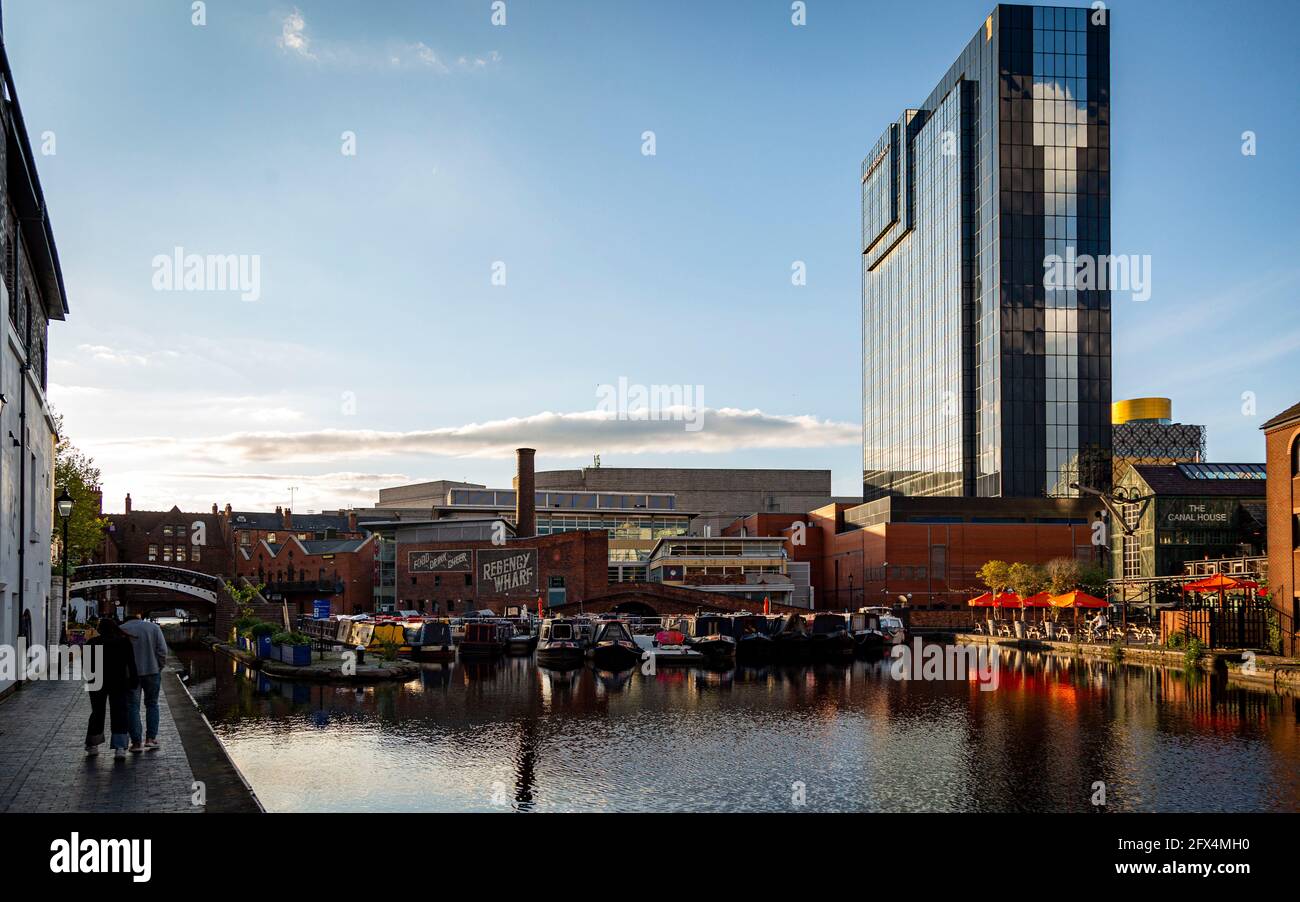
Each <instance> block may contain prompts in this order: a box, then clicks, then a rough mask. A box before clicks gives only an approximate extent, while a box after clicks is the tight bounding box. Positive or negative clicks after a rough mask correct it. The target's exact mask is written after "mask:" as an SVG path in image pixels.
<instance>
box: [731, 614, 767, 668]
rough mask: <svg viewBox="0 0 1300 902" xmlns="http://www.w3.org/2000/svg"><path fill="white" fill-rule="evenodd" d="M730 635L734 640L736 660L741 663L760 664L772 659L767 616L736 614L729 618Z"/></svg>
mask: <svg viewBox="0 0 1300 902" xmlns="http://www.w3.org/2000/svg"><path fill="white" fill-rule="evenodd" d="M731 635H732V636H733V637H734V638H735V640H736V660H737V661H738V662H739V663H741V664H762V663H764V662H766V661H770V660H772V637H771V636H769V635H768V632H767V618H766V617H764V616H763V615H761V614H737V615H735V616H734V617H732V618H731Z"/></svg>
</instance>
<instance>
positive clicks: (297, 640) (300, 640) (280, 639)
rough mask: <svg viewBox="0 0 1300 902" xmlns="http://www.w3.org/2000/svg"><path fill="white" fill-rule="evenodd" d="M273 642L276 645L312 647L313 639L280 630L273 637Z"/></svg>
mask: <svg viewBox="0 0 1300 902" xmlns="http://www.w3.org/2000/svg"><path fill="white" fill-rule="evenodd" d="M271 642H272V644H274V645H311V637H310V636H304V635H303V634H302V633H295V632H285V631H284V630H280V631H279V632H278V633H276V634H275V635H273V636H272V637H271Z"/></svg>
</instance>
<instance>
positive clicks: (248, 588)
mask: <svg viewBox="0 0 1300 902" xmlns="http://www.w3.org/2000/svg"><path fill="white" fill-rule="evenodd" d="M225 582H226V591H227V592H228V593H229V594H230V598H231V600H233V601H234V602H235V609H236V610H237V611H238V612H239V617H248V616H250V615H251V614H252V613H253V603H254V602H255V601H257V600H258V599H259V598H261V597H262V589H263V588H264V587H265V584H264V583H254V582H252V581H251V580H247V579H246V580H244V581H243V582H244V584H243V585H242V586H237V585H235V584H234V583H232V582H231V581H230V580H226V581H225Z"/></svg>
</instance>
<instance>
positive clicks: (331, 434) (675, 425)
mask: <svg viewBox="0 0 1300 902" xmlns="http://www.w3.org/2000/svg"><path fill="white" fill-rule="evenodd" d="M697 417H698V418H701V419H702V428H700V429H699V430H698V431H689V430H687V429H686V428H685V425H686V424H685V422H683V420H681V419H663V420H648V419H633V420H629V419H617V418H615V417H614V415H613V414H610V413H606V412H602V411H594V410H593V411H582V412H577V413H551V412H546V413H539V414H535V415H533V416H528V417H513V418H510V419H505V420H495V421H491V422H487V423H470V424H467V425H464V426H454V427H446V428H442V429H431V430H423V431H416V432H384V431H378V430H366V429H352V430H347V429H322V430H315V431H306V432H282V431H277V432H236V433H231V434H227V435H222V436H215V437H212V438H205V439H172V438H142V439H129V440H125V441H117V442H106V443H103V445H101V447H103V446H116V447H118V448H130V449H135V450H138V451H139V452H141V453H147V452H150V451H152V452H158V453H164V454H167V455H173V454H175V453H178V452H182V453H189V454H192V455H194V456H195V459H209V460H214V461H216V460H221V461H230V460H237V461H266V462H272V461H273V462H280V463H290V462H294V463H304V462H317V463H319V462H331V461H355V460H358V459H365V458H376V457H380V458H381V457H389V456H396V455H434V456H445V457H480V458H489V459H490V458H508V457H510V456H511V455H512V454H513V453H514V450H515V449H516V448H518V447H520V446H525V445H526V446H529V447H535V448H537V449H538V451H539V452H540V453H542V454H545V455H548V456H551V457H586V456H587V455H590V454H592V453H593V452H603V453H610V454H612V453H624V454H651V453H660V454H661V453H700V454H723V453H729V452H736V451H742V450H747V449H756V448H822V447H828V446H836V445H853V444H857V443H858V442H859V441H860V440H861V430H860V427H859V426H858V425H857V424H853V423H837V422H833V421H830V420H821V419H818V418H817V417H813V416H781V415H775V414H767V413H764V412H763V411H761V410H736V409H734V408H722V409H718V410H712V409H703V410H700V411H696V412H693V413H692V414H691V419H695V418H697Z"/></svg>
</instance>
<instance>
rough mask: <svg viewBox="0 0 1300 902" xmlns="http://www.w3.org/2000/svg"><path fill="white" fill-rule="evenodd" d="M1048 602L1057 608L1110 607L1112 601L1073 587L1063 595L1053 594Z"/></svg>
mask: <svg viewBox="0 0 1300 902" xmlns="http://www.w3.org/2000/svg"><path fill="white" fill-rule="evenodd" d="M1048 602H1049V603H1050V604H1051V605H1052V607H1055V608H1108V607H1110V602H1109V601H1105V600H1104V599H1101V598H1098V597H1097V596H1095V595H1089V594H1088V593H1087V592H1083V591H1080V590H1079V589H1073V590H1071V591H1069V592H1065V593H1063V594H1061V595H1053V596H1052V597H1051V598H1050V599H1048Z"/></svg>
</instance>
